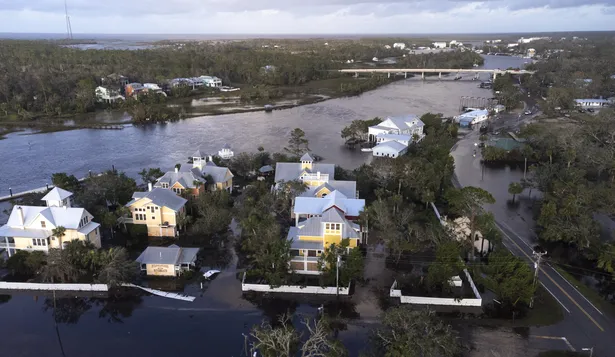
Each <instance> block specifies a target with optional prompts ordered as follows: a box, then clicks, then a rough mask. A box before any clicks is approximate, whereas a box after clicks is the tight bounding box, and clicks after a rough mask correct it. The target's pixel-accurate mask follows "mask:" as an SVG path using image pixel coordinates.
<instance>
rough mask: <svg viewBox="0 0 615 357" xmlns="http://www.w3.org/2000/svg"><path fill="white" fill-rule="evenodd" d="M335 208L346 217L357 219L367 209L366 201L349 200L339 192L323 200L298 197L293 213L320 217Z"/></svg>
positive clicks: (334, 192) (332, 193)
mask: <svg viewBox="0 0 615 357" xmlns="http://www.w3.org/2000/svg"><path fill="white" fill-rule="evenodd" d="M333 207H336V208H338V209H340V210H342V212H343V213H344V215H346V216H352V217H356V216H358V215H359V213H360V212H361V211H362V210H363V209H364V208H365V200H363V199H354V198H348V197H346V196H345V195H344V194H342V193H341V192H340V191H337V190H336V191H333V192H331V193H330V194H329V195H327V196H326V197H323V198H318V197H297V198H296V199H295V204H294V206H293V213H295V214H311V215H320V214H323V212H325V211H327V210H329V209H330V208H333Z"/></svg>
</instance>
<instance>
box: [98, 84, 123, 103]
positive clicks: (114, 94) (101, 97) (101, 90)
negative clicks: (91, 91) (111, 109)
mask: <svg viewBox="0 0 615 357" xmlns="http://www.w3.org/2000/svg"><path fill="white" fill-rule="evenodd" d="M95 93H96V100H98V101H99V102H106V103H113V102H115V101H116V100H118V99H121V100H125V99H126V98H124V96H123V95H121V94H120V90H119V89H113V88H110V87H102V86H99V87H96V90H95Z"/></svg>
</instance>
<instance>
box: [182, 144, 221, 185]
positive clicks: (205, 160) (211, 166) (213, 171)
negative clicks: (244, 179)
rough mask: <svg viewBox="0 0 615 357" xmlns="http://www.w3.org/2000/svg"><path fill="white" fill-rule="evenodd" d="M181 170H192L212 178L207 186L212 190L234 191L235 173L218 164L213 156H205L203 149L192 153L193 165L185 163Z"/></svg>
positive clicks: (201, 175) (199, 174)
mask: <svg viewBox="0 0 615 357" xmlns="http://www.w3.org/2000/svg"><path fill="white" fill-rule="evenodd" d="M180 171H191V172H193V173H194V174H195V175H197V176H200V177H203V178H207V177H210V178H211V182H209V181H208V182H207V186H208V187H209V188H210V189H212V190H227V191H229V192H233V173H232V172H231V170H229V169H228V168H226V167H220V166H217V165H216V164H215V163H214V162H213V158H212V157H211V156H205V155H204V154H203V153H202V152H201V150H197V151H196V152H195V153H194V154H192V166H191V167H190V166H188V165H183V166H182V167H181V168H180Z"/></svg>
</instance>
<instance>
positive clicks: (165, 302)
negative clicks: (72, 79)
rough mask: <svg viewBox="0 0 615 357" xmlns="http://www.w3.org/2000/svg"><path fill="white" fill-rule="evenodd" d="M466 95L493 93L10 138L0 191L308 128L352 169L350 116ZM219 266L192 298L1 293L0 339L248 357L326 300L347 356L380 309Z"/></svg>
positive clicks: (438, 106)
mask: <svg viewBox="0 0 615 357" xmlns="http://www.w3.org/2000/svg"><path fill="white" fill-rule="evenodd" d="M519 62H520V63H522V59H520V58H514V57H513V58H511V57H493V58H489V59H488V61H487V64H486V67H488V68H507V67H516V66H519ZM462 96H473V97H483V96H484V97H488V96H490V92H489V91H488V90H483V89H479V88H477V82H472V81H452V80H442V81H438V80H437V79H429V80H427V81H425V82H421V81H420V80H416V79H409V80H406V81H400V82H395V83H393V84H391V85H388V86H386V87H383V88H380V89H377V90H374V91H371V92H368V93H365V94H363V95H361V96H359V97H352V98H343V99H334V100H329V101H325V102H321V103H317V104H313V105H306V106H301V107H296V108H293V109H289V110H282V111H274V112H273V113H264V112H254V113H244V114H230V115H221V116H211V117H201V118H193V119H188V120H184V121H180V122H176V123H169V124H165V125H153V126H146V127H128V128H126V129H124V130H73V131H66V132H56V133H46V134H36V135H26V136H24V135H20V134H18V133H16V134H11V135H8V137H7V139H5V140H0V163H1V166H0V195H2V194H5V192H6V191H8V188H9V187H12V188H13V190H14V191H20V190H23V189H29V188H34V187H39V186H43V185H44V184H45V183H47V182H48V181H49V178H50V176H51V174H52V173H54V172H62V171H63V172H67V173H71V174H75V175H77V176H83V175H85V174H86V173H87V172H88V170H92V171H99V170H104V169H109V168H110V167H111V165H115V167H116V168H117V169H120V170H124V171H126V172H127V173H128V174H130V175H133V176H134V175H136V172H137V171H139V170H140V169H141V168H144V167H152V166H157V167H158V166H159V167H161V168H163V169H169V168H170V167H172V166H173V165H174V164H175V163H177V162H184V161H185V160H186V158H187V157H188V156H189V155H190V154H191V153H192V152H193V151H194V150H195V149H196V148H197V147H199V146H200V147H201V148H202V149H204V150H206V151H208V152H212V153H213V152H216V151H217V150H218V149H219V148H220V147H221V146H222V145H223V144H224V143H230V144H231V145H232V146H233V148H234V150H235V151H236V152H240V151H244V150H247V151H254V150H256V148H257V147H258V146H259V145H262V146H264V147H265V148H266V150H269V151H276V150H281V149H282V148H283V147H284V145H285V144H286V141H287V135H288V133H289V132H290V131H291V130H292V129H293V128H295V127H300V128H302V129H303V130H304V131H305V132H306V134H307V137H308V139H309V140H310V147H311V149H312V150H313V151H314V152H315V153H316V154H319V155H321V156H323V157H324V158H325V160H326V161H327V162H335V163H339V164H341V165H343V166H345V167H349V168H352V167H356V166H358V165H360V164H361V163H363V162H365V160H366V159H367V158H368V157H369V155H367V154H361V153H359V152H351V151H349V150H347V149H345V148H344V146H343V141H342V139H341V138H340V131H341V129H342V127H344V126H345V125H347V124H348V123H349V122H350V121H352V120H355V119H369V118H372V117H375V116H380V117H385V116H388V115H403V114H409V113H416V114H422V113H425V112H428V111H431V112H440V113H443V114H445V115H455V114H458V108H459V102H460V98H461V97H462ZM221 270H223V271H222V273H221V274H220V275H219V276H218V277H217V278H216V279H215V280H213V282H211V283H205V285H204V286H203V289H201V286H200V284H191V285H188V286H187V287H186V288H185V289H184V293H186V294H188V295H192V296H196V297H197V298H196V300H195V301H194V302H184V301H177V300H171V299H166V298H162V297H156V296H148V295H143V296H140V297H135V298H130V299H124V300H121V301H113V300H111V299H92V298H83V297H73V296H71V297H62V298H60V299H58V300H57V301H56V308H55V309H54V308H53V306H54V304H53V299H52V298H51V297H49V296H47V297H45V296H42V295H41V294H40V293H39V295H41V296H39V297H36V296H34V293H32V294H23V293H20V294H13V295H12V296H11V295H0V316H2V324H0V336H5V337H7V338H5V339H3V343H2V353H0V355H7V356H42V355H44V356H50V357H56V356H57V357H65V356H93V357H97V356H101V357H102V356H111V355H112V356H118V357H122V356H141V355H143V356H166V355H180V354H191V355H199V356H241V355H242V351H243V350H244V337H243V334H247V333H249V330H250V328H251V327H252V326H253V325H254V324H258V323H260V321H262V319H268V320H273V321H275V320H276V316H278V315H279V314H281V313H284V312H287V311H290V312H294V313H296V314H308V315H312V316H314V315H316V314H317V309H318V307H319V306H320V305H321V304H324V306H325V308H324V311H325V313H327V314H331V315H333V316H338V312H339V313H340V316H341V317H342V318H343V319H344V324H342V325H340V326H339V328H340V331H339V335H338V338H339V339H340V340H341V341H342V342H343V343H344V344H345V345H346V346H347V347H348V348H349V349H350V355H351V356H356V355H358V354H359V351H361V350H362V349H363V348H365V343H366V341H367V340H368V339H367V335H368V333H369V331H370V328H372V327H374V322H375V321H376V320H375V316H377V315H378V314H377V311H371V309H366V308H365V307H364V306H365V305H366V302H365V301H364V297H363V294H357V296H354V297H353V298H352V301H350V302H348V301H346V302H344V301H342V302H341V303H339V304H338V303H336V302H335V301H326V300H317V299H311V298H310V299H307V298H305V297H302V296H299V297H278V298H277V299H274V300H271V299H265V300H254V299H247V298H246V297H244V296H242V294H241V284H240V281H239V280H238V279H237V278H236V277H235V269H234V267H231V268H230V269H221ZM370 299H373V300H377V299H374V297H370ZM355 304H356V305H355ZM367 305H369V304H367ZM54 311H55V314H54ZM361 314H363V316H362V315H361ZM54 315H55V318H54ZM56 321H57V325H56ZM8 337H10V338H8Z"/></svg>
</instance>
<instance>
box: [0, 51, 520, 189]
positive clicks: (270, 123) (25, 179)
mask: <svg viewBox="0 0 615 357" xmlns="http://www.w3.org/2000/svg"><path fill="white" fill-rule="evenodd" d="M522 65H523V59H522V58H517V57H501V56H486V63H485V68H507V67H518V66H522ZM449 77H453V75H451V76H449ZM486 78H487V76H486V75H484V77H483V79H486ZM464 96H465V97H467V96H470V97H490V96H491V92H490V91H489V90H486V89H480V88H478V87H477V82H475V81H452V79H450V78H448V79H443V80H438V79H436V78H428V80H426V81H421V80H420V79H418V78H412V79H408V80H404V81H399V82H395V83H393V84H390V85H387V86H385V87H382V88H379V89H376V90H373V91H370V92H367V93H364V94H362V95H360V96H357V97H350V98H339V99H332V100H327V101H324V102H320V103H316V104H311V105H305V106H300V107H295V108H292V109H287V110H279V111H273V112H272V113H265V112H252V113H240V114H225V115H218V116H204V117H197V118H191V119H186V120H182V121H179V122H174V123H167V124H160V125H148V126H135V127H133V126H129V127H127V128H125V129H124V130H96V129H81V130H72V131H64V132H55V133H44V134H24V133H13V134H9V135H7V137H6V139H4V140H0V165H1V166H0V196H2V195H6V194H8V189H9V187H10V188H12V189H13V192H19V191H23V190H26V189H31V188H37V187H42V186H44V185H45V184H47V183H49V181H50V178H51V174H53V173H55V172H66V173H69V174H74V175H76V176H77V177H83V176H85V175H87V173H88V171H89V170H91V171H92V172H98V171H102V170H107V169H110V168H111V166H112V165H115V167H116V168H117V169H119V170H122V171H125V172H126V173H127V174H129V175H131V176H136V174H137V172H138V171H140V170H141V169H143V168H145V167H160V168H162V169H163V170H166V169H170V168H171V167H173V166H174V165H175V164H176V163H184V162H185V161H186V159H187V157H188V156H189V155H191V154H192V153H193V152H194V151H195V150H196V149H197V148H199V147H200V148H201V149H202V150H204V151H205V152H209V153H212V154H213V153H217V151H218V150H219V149H220V148H221V147H222V146H223V145H224V144H225V143H229V144H230V145H231V146H232V148H233V150H234V151H235V152H241V151H256V149H257V148H258V146H261V145H262V146H263V147H264V148H265V150H267V151H270V152H275V151H279V150H282V149H283V147H284V146H285V145H286V143H287V140H288V134H289V133H290V131H291V130H292V129H294V128H297V127H299V128H301V129H303V130H304V131H305V133H306V135H307V138H308V139H309V141H310V148H311V149H312V150H313V151H314V153H316V154H318V155H320V156H322V157H324V159H325V161H326V162H331V163H338V164H340V165H342V166H344V167H347V168H354V167H357V166H359V165H361V164H362V163H364V162H365V161H366V160H367V158H368V157H369V154H365V153H363V154H361V153H359V152H355V151H350V150H348V149H346V148H345V147H344V145H343V144H344V142H343V140H342V139H341V137H340V132H341V129H342V128H343V127H344V126H346V125H347V124H348V123H350V122H351V121H352V120H355V119H370V118H373V117H376V116H378V117H386V116H392V115H404V114H417V115H420V114H423V113H426V112H436V113H443V114H444V115H456V114H458V113H459V112H458V111H459V104H460V100H461V97H464ZM97 115H98V116H100V117H107V118H110V117H111V116H113V115H117V114H112V113H108V112H107V113H100V114H97ZM119 115H124V114H121V113H120V114H119ZM124 118H126V117H125V116H124Z"/></svg>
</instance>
